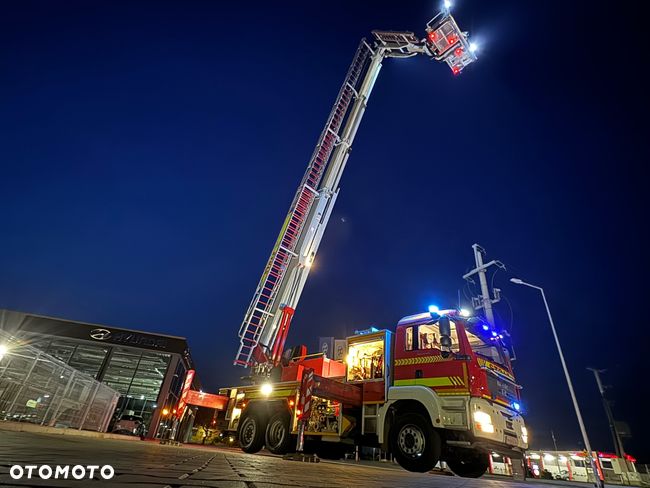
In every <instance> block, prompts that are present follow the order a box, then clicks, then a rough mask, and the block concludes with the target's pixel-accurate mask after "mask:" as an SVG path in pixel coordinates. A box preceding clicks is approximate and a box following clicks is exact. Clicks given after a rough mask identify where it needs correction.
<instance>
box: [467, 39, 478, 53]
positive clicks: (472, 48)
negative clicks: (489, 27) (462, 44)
mask: <svg viewBox="0 0 650 488" xmlns="http://www.w3.org/2000/svg"><path fill="white" fill-rule="evenodd" d="M476 51H478V44H476V43H475V42H470V43H469V52H471V53H475V52H476Z"/></svg>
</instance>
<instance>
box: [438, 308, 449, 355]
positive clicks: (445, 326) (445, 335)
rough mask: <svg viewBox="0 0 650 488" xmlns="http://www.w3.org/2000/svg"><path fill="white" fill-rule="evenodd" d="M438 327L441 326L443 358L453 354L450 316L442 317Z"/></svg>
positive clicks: (441, 351)
mask: <svg viewBox="0 0 650 488" xmlns="http://www.w3.org/2000/svg"><path fill="white" fill-rule="evenodd" d="M438 327H439V328H440V353H441V355H442V357H443V358H447V357H449V355H450V354H451V324H450V323H449V317H440V320H439V321H438Z"/></svg>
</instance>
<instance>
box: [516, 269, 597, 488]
mask: <svg viewBox="0 0 650 488" xmlns="http://www.w3.org/2000/svg"><path fill="white" fill-rule="evenodd" d="M510 281H511V282H512V283H514V284H515V285H523V286H528V287H530V288H535V289H536V290H539V292H540V293H541V294H542V300H544V306H545V307H546V313H547V314H548V321H549V323H550V324H551V330H552V331H553V338H554V339H555V345H556V346H557V352H558V354H559V355H560V361H561V362H562V369H563V370H564V376H565V377H566V383H567V386H568V387H569V393H571V400H572V401H573V408H574V409H575V411H576V417H578V424H579V425H580V432H581V433H582V440H583V442H584V443H585V448H586V449H587V456H588V458H589V463H590V464H591V469H592V471H593V473H594V479H595V486H597V487H598V488H603V487H604V486H605V484H604V483H603V480H601V479H600V476H598V468H597V467H596V461H595V459H594V458H593V456H592V450H591V444H590V443H589V437H588V436H587V429H585V423H584V422H583V420H582V414H581V413H580V407H579V406H578V400H577V399H576V394H575V392H574V391H573V383H572V382H571V376H570V375H569V370H568V369H567V366H566V361H564V353H563V352H562V346H560V339H558V337H557V332H556V331H555V324H554V323H553V317H552V316H551V309H550V308H549V306H548V302H547V301H546V295H545V294H544V289H543V288H542V287H541V286H535V285H531V284H530V283H526V282H525V281H523V280H520V279H519V278H510Z"/></svg>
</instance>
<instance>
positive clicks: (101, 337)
mask: <svg viewBox="0 0 650 488" xmlns="http://www.w3.org/2000/svg"><path fill="white" fill-rule="evenodd" d="M90 337H92V338H93V339H96V340H98V341H105V340H106V339H109V338H110V337H111V331H110V330H108V329H93V330H91V331H90Z"/></svg>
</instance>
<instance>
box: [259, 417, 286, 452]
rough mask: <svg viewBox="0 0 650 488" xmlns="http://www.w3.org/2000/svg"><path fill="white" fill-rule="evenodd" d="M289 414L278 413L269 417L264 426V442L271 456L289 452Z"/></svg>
mask: <svg viewBox="0 0 650 488" xmlns="http://www.w3.org/2000/svg"><path fill="white" fill-rule="evenodd" d="M290 423H291V414H289V412H278V413H276V414H275V415H273V416H272V417H271V419H270V420H269V423H268V424H267V426H266V434H265V436H264V440H265V443H266V448H267V449H268V450H269V451H270V452H271V453H273V454H286V453H288V452H289V451H290V450H291V444H292V442H291V441H292V440H293V437H292V436H291V426H290Z"/></svg>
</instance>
